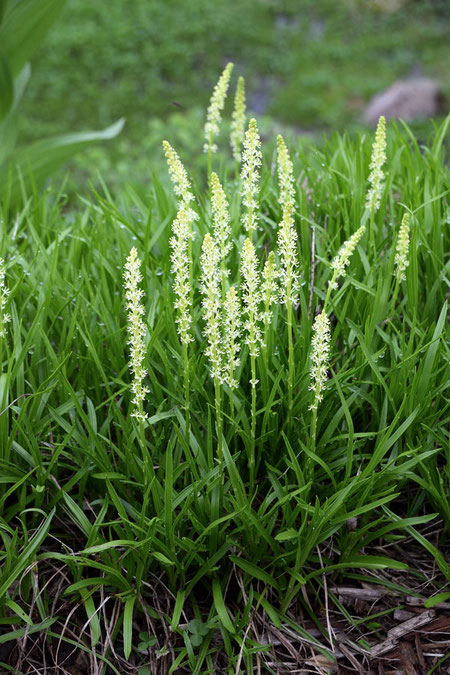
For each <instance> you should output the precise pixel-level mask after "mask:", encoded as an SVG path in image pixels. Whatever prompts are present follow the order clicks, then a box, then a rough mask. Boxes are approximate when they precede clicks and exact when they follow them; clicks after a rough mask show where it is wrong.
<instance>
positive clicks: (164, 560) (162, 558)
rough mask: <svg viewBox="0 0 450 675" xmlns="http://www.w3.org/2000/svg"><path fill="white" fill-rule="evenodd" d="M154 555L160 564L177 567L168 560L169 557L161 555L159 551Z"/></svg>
mask: <svg viewBox="0 0 450 675" xmlns="http://www.w3.org/2000/svg"><path fill="white" fill-rule="evenodd" d="M152 555H153V557H154V558H156V560H159V562H160V563H162V564H163V565H169V566H172V565H175V563H174V562H172V560H169V558H167V556H165V555H164V553H160V552H159V551H154V552H153V553H152Z"/></svg>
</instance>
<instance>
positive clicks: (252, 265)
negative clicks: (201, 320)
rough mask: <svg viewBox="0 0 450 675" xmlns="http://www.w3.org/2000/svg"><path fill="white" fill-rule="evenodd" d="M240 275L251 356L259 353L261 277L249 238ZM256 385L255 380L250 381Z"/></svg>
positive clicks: (242, 258)
mask: <svg viewBox="0 0 450 675" xmlns="http://www.w3.org/2000/svg"><path fill="white" fill-rule="evenodd" d="M241 275H242V301H243V305H244V311H245V314H246V315H247V319H246V321H245V322H244V331H245V334H246V336H245V344H247V345H248V348H249V354H250V356H252V357H256V356H258V355H259V349H260V346H261V345H262V335H261V328H260V324H259V322H260V320H261V315H260V309H259V308H260V304H261V301H262V293H261V279H260V274H259V271H258V262H257V259H256V253H255V247H254V246H253V244H252V242H251V241H250V239H249V238H248V237H247V239H246V240H245V241H244V246H243V247H242V254H241ZM251 384H252V386H253V387H254V386H256V382H254V381H252V382H251Z"/></svg>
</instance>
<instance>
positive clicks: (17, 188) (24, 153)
mask: <svg viewBox="0 0 450 675" xmlns="http://www.w3.org/2000/svg"><path fill="white" fill-rule="evenodd" d="M123 125H124V120H123V119H120V120H118V121H117V122H116V123H115V124H112V125H111V126H110V127H108V128H107V129H103V131H87V132H79V133H74V134H66V135H64V136H57V137H55V138H50V139H46V140H43V141H37V142H36V143H33V144H32V145H30V146H29V147H28V148H25V149H24V150H20V151H17V152H15V153H14V154H13V155H11V156H10V157H9V158H8V162H7V164H6V166H5V165H4V164H3V165H2V167H1V168H0V185H1V184H5V183H6V182H7V181H8V178H9V176H10V178H9V179H10V180H11V183H12V185H11V201H12V202H17V201H18V200H19V199H20V197H21V190H22V185H23V186H24V188H25V189H28V188H30V186H32V185H37V186H40V185H42V184H43V182H44V181H45V180H46V178H48V176H50V175H51V174H52V173H53V172H54V171H55V170H56V169H58V168H59V167H60V166H62V165H63V164H64V163H65V162H67V161H68V160H69V159H70V158H71V157H72V156H73V155H74V154H76V153H77V152H79V151H80V150H84V149H85V148H87V147H89V146H90V145H92V144H93V143H96V142H98V141H104V140H109V139H111V138H115V137H116V136H117V135H118V134H119V133H120V132H121V130H122V127H123Z"/></svg>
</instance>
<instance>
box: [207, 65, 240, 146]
mask: <svg viewBox="0 0 450 675" xmlns="http://www.w3.org/2000/svg"><path fill="white" fill-rule="evenodd" d="M232 70H233V64H232V63H229V64H228V65H227V66H226V68H225V70H224V71H223V73H222V75H221V76H220V78H219V81H218V82H217V84H216V86H215V87H214V91H213V94H212V96H211V101H210V104H209V107H208V112H207V115H206V124H205V138H206V143H205V145H204V146H203V149H204V151H205V152H208V150H210V151H211V152H216V151H217V145H216V144H215V143H213V142H212V141H213V138H214V136H217V134H218V133H219V124H220V120H221V112H222V110H223V107H224V105H225V99H226V96H227V91H228V85H229V83H230V77H231V71H232Z"/></svg>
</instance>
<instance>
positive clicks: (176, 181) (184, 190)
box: [162, 141, 194, 208]
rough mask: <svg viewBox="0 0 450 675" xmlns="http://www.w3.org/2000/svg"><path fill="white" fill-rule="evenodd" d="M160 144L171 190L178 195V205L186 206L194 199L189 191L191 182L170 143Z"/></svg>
mask: <svg viewBox="0 0 450 675" xmlns="http://www.w3.org/2000/svg"><path fill="white" fill-rule="evenodd" d="M162 144H163V148H164V153H165V155H166V159H167V164H168V167H169V175H170V178H171V180H172V183H173V191H174V192H175V194H176V195H177V197H179V207H180V208H188V206H189V202H191V201H193V200H194V195H193V194H192V192H191V183H190V181H189V178H188V175H187V173H186V169H185V168H184V166H183V164H182V163H181V160H180V158H179V157H178V155H177V153H176V152H175V150H174V149H173V148H172V146H171V145H170V143H168V142H167V141H163V142H162Z"/></svg>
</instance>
